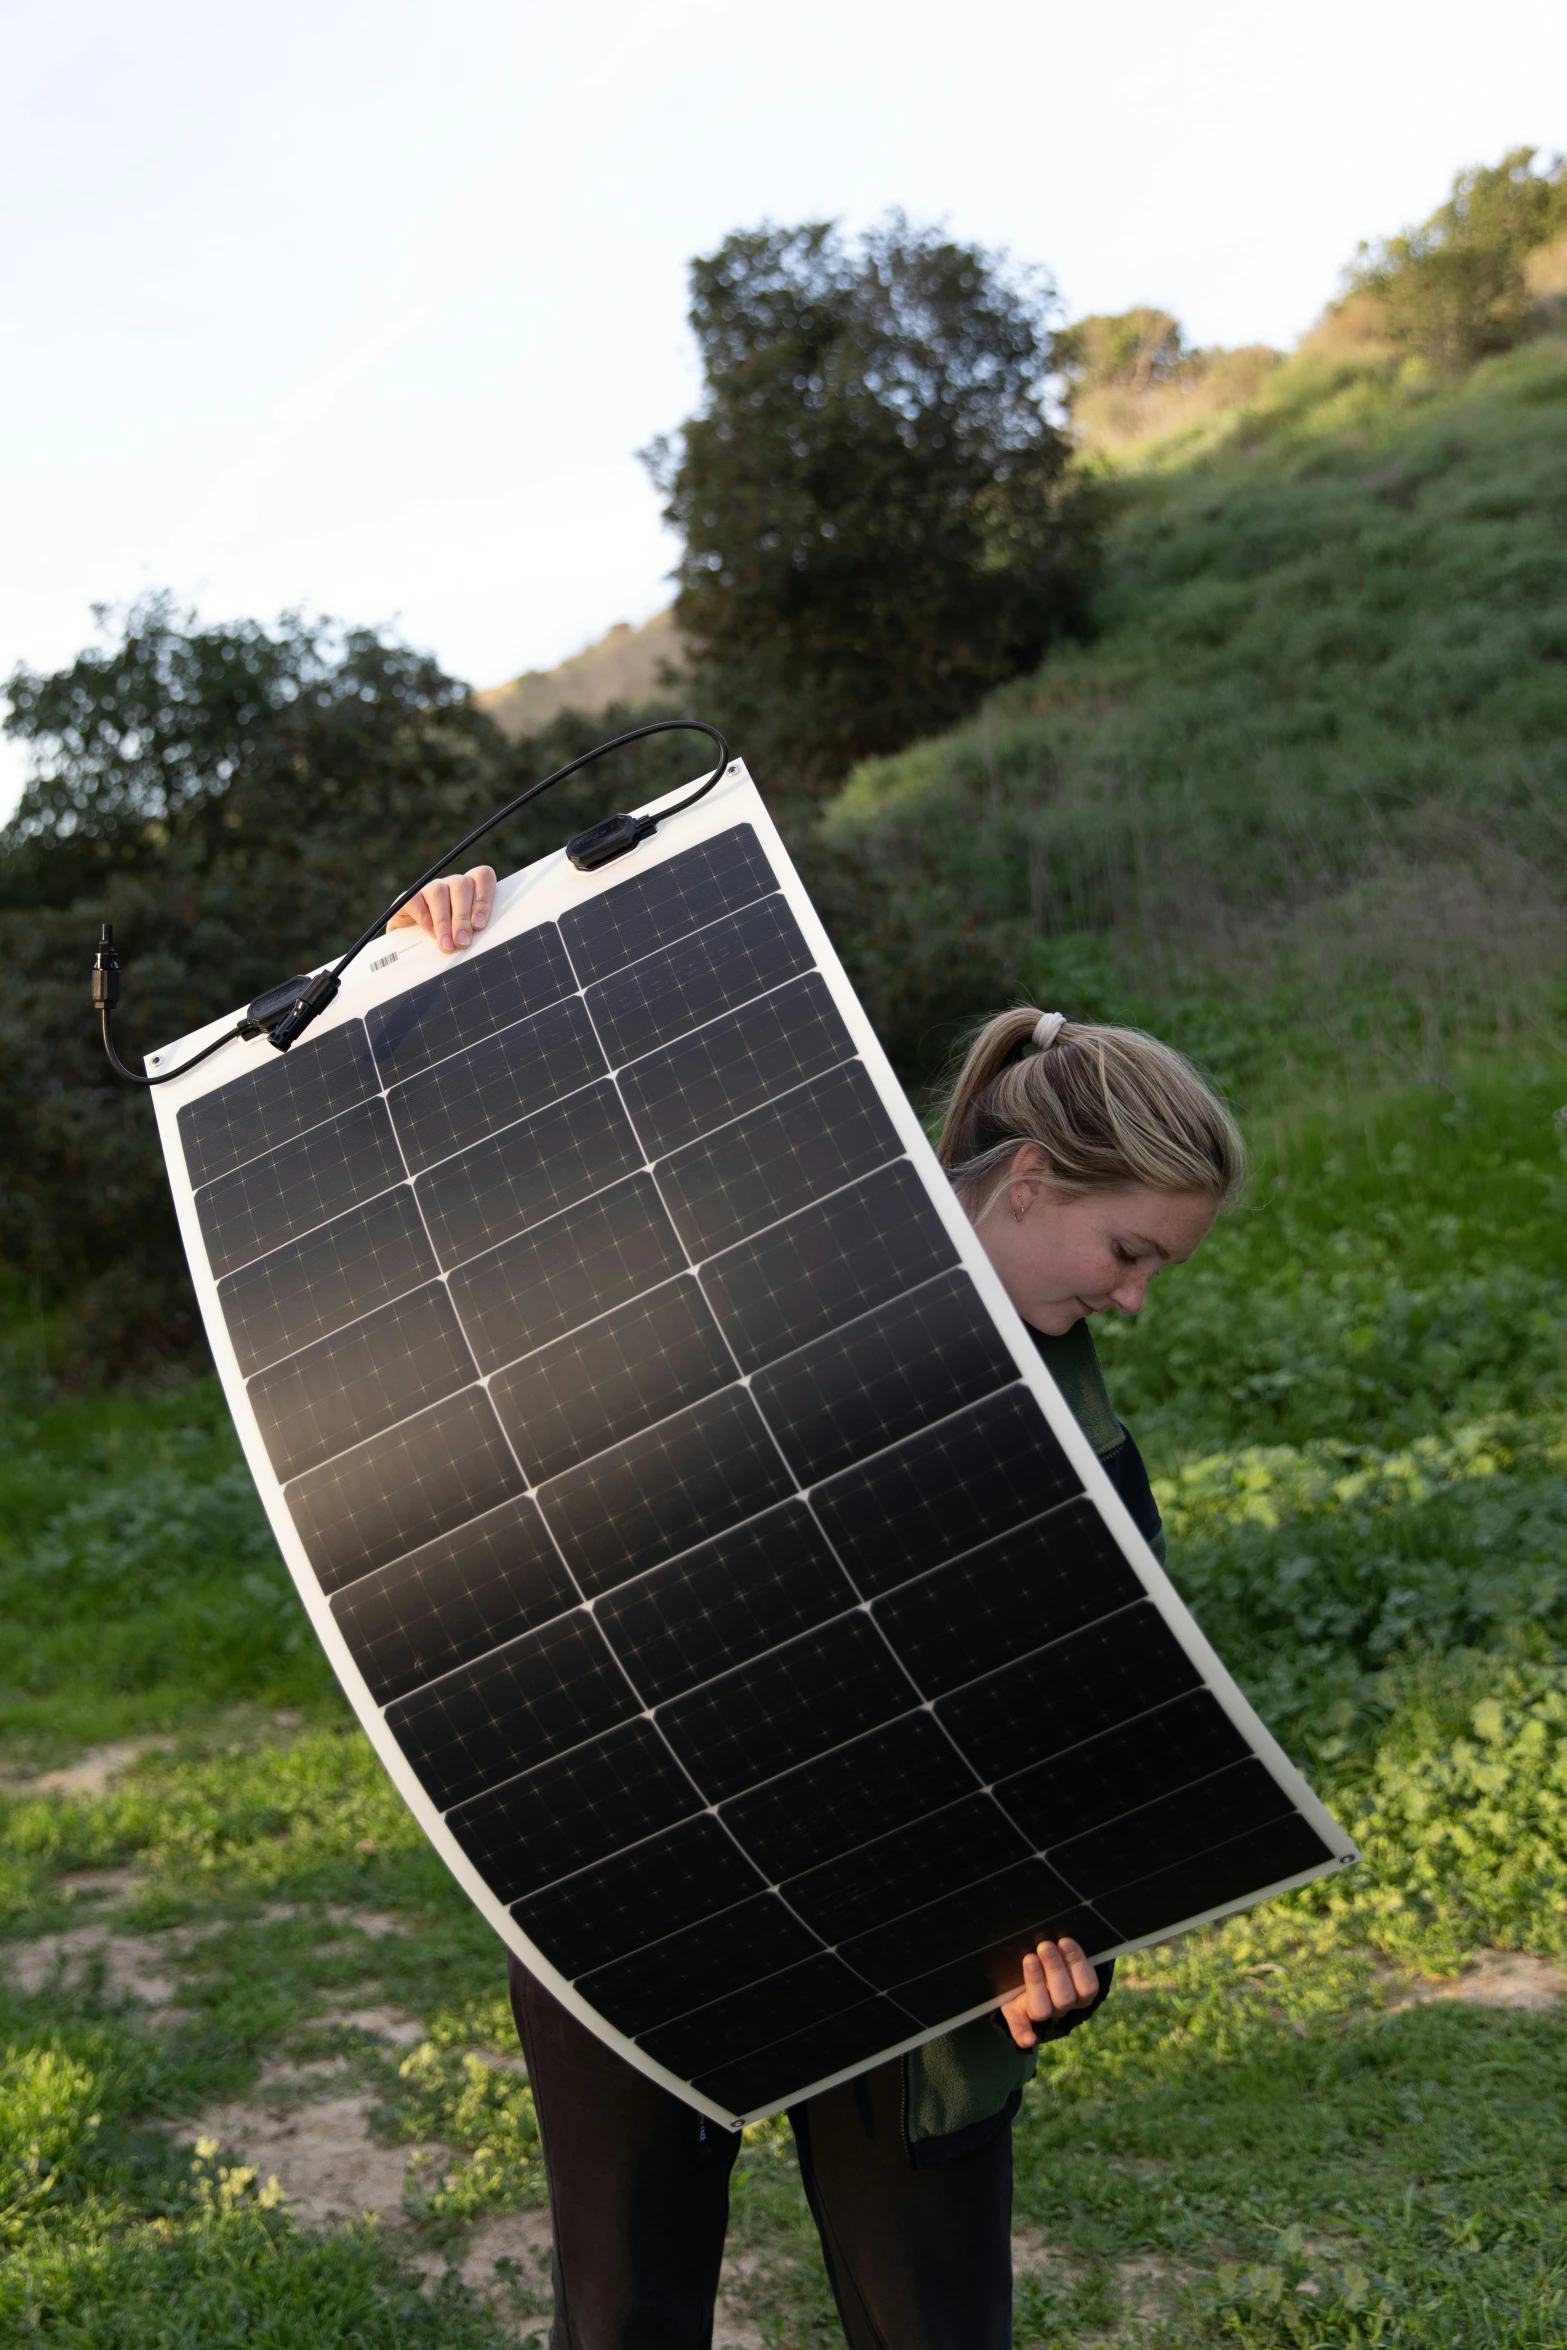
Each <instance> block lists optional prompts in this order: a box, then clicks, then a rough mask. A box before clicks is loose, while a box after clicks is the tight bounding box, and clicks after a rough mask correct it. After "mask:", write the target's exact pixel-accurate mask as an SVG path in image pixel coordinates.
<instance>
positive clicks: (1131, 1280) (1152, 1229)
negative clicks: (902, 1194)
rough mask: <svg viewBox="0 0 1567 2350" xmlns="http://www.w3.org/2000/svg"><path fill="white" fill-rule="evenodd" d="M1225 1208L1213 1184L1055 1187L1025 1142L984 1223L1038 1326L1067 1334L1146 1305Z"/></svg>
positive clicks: (1010, 1284) (994, 1252)
mask: <svg viewBox="0 0 1567 2350" xmlns="http://www.w3.org/2000/svg"><path fill="white" fill-rule="evenodd" d="M983 1196H984V1195H983V1194H982V1195H981V1197H983ZM1218 1212H1219V1203H1218V1201H1217V1199H1215V1198H1214V1196H1213V1195H1212V1193H1211V1192H1206V1191H1152V1190H1150V1189H1149V1188H1148V1187H1147V1186H1146V1185H1145V1184H1140V1183H1137V1184H1128V1185H1127V1186H1126V1187H1125V1188H1124V1189H1123V1190H1118V1191H1091V1192H1087V1193H1085V1194H1084V1195H1082V1196H1081V1197H1074V1196H1072V1195H1071V1194H1068V1193H1065V1192H1060V1191H1056V1190H1055V1189H1053V1188H1052V1186H1051V1183H1050V1179H1049V1161H1048V1160H1047V1159H1046V1157H1045V1155H1044V1153H1043V1152H1042V1151H1038V1150H1035V1149H1033V1148H1032V1147H1031V1146H1026V1147H1025V1148H1024V1149H1022V1150H1020V1151H1019V1152H1018V1154H1017V1157H1016V1158H1015V1159H1014V1160H1013V1162H1012V1171H1011V1175H1010V1177H1009V1179H1008V1180H1007V1181H1005V1182H1004V1183H1002V1184H1001V1185H1000V1187H999V1191H998V1192H997V1194H996V1196H994V1197H993V1198H992V1199H991V1202H990V1205H989V1206H988V1207H987V1208H986V1209H985V1210H984V1213H983V1214H982V1215H981V1216H980V1217H979V1219H978V1221H977V1224H976V1226H975V1229H976V1230H977V1232H978V1234H979V1237H980V1239H981V1240H982V1241H983V1242H984V1244H985V1253H986V1255H987V1256H988V1257H989V1259H990V1261H991V1263H992V1264H993V1265H994V1266H995V1268H996V1271H997V1272H998V1273H999V1274H1000V1276H1001V1286H1002V1287H1003V1289H1004V1290H1005V1291H1006V1293H1007V1295H1008V1297H1009V1298H1010V1299H1011V1300H1012V1303H1013V1304H1014V1305H1015V1306H1016V1308H1017V1310H1018V1312H1019V1313H1020V1314H1021V1315H1022V1317H1023V1319H1024V1321H1025V1322H1026V1323H1027V1324H1028V1325H1029V1327H1030V1329H1032V1330H1040V1331H1043V1332H1044V1333H1045V1335H1046V1336H1047V1337H1050V1338H1059V1337H1060V1336H1061V1335H1062V1333H1063V1332H1064V1331H1067V1330H1070V1329H1071V1327H1072V1325H1073V1323H1074V1322H1080V1321H1081V1320H1082V1319H1083V1316H1084V1315H1085V1314H1103V1313H1108V1312H1109V1311H1110V1309H1111V1307H1112V1306H1113V1307H1115V1308H1116V1309H1117V1311H1118V1312H1120V1313H1123V1314H1135V1313H1139V1312H1140V1311H1141V1310H1142V1303H1143V1299H1144V1298H1145V1297H1146V1296H1147V1294H1148V1284H1149V1282H1150V1281H1151V1280H1152V1279H1153V1277H1154V1275H1155V1274H1156V1273H1157V1272H1159V1271H1160V1270H1161V1268H1162V1267H1163V1266H1165V1265H1179V1264H1182V1263H1184V1262H1185V1260H1186V1258H1187V1257H1189V1256H1190V1255H1191V1253H1192V1251H1193V1249H1195V1248H1196V1247H1197V1245H1198V1243H1199V1242H1200V1241H1201V1240H1203V1239H1204V1238H1205V1237H1206V1235H1207V1232H1208V1228H1209V1226H1210V1225H1211V1224H1212V1222H1213V1219H1214V1217H1215V1216H1216V1215H1217V1214H1218Z"/></svg>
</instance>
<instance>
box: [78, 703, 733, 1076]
mask: <svg viewBox="0 0 1567 2350" xmlns="http://www.w3.org/2000/svg"><path fill="white" fill-rule="evenodd" d="M650 734H705V735H709V736H711V738H712V740H713V741H714V742H715V743H716V744H717V745H718V753H719V756H718V764H717V766H716V767H715V768H714V769H713V772H712V774H711V775H710V776H708V778H707V779H706V781H705V782H704V783H699V784H698V785H697V788H696V790H695V791H693V792H690V793H688V795H687V796H686V798H685V799H683V800H677V801H676V803H675V805H674V806H673V807H672V808H665V809H664V810H663V812H662V813H661V814H660V815H657V816H610V817H607V818H606V819H605V820H604V822H603V823H601V824H594V825H590V826H589V828H588V830H587V831H586V832H580V833H578V834H577V835H576V837H575V839H573V840H570V841H568V842H567V844H566V854H567V856H568V857H569V858H570V859H571V861H572V863H573V864H574V865H576V866H578V867H579V868H580V870H582V871H583V872H589V873H591V872H595V871H597V869H598V867H599V866H600V865H607V864H609V863H611V862H612V860H613V859H614V858H616V857H622V856H624V855H625V854H626V852H627V850H628V849H634V848H635V847H636V846H637V843H638V842H639V841H643V840H646V839H647V838H648V836H649V834H650V833H654V832H656V831H657V830H658V828H659V826H660V825H661V824H662V823H663V822H664V821H665V819H666V818H668V817H670V816H680V815H683V814H684V813H685V811H686V809H687V808H694V807H695V805H696V803H697V801H698V800H700V799H703V798H705V796H706V795H707V793H708V792H710V791H711V790H712V788H713V786H714V784H715V783H717V782H718V781H719V779H720V777H721V776H722V775H723V774H724V771H725V770H726V768H727V767H728V766H729V763H730V761H729V745H728V743H727V741H726V740H725V738H724V737H723V735H722V734H720V732H719V730H718V728H717V727H716V726H709V725H708V723H707V721H706V719H704V718H655V719H654V720H653V721H652V722H651V724H649V725H647V726H634V727H632V728H631V730H630V732H629V733H627V734H617V735H615V736H613V737H612V738H611V740H610V741H609V742H607V743H598V744H596V745H595V747H594V748H593V749H592V750H591V751H584V752H583V753H582V754H581V756H580V757H579V758H576V759H568V761H567V762H566V764H565V766H564V767H557V768H556V769H555V772H554V774H553V775H546V776H545V777H544V779H543V781H542V782H541V783H533V784H530V785H529V786H528V789H527V790H526V791H525V792H519V793H518V794H517V797H516V798H515V799H514V800H508V801H507V802H506V805H505V807H504V808H497V809H496V811H495V813H494V815H493V816H486V818H485V819H484V822H483V823H482V824H476V825H475V826H474V828H473V830H472V832H468V833H465V834H464V835H463V837H462V839H461V840H460V841H458V842H457V843H456V844H455V846H454V847H452V848H449V849H448V850H447V851H446V852H445V854H444V855H443V856H440V857H438V858H437V859H436V861H435V863H434V864H433V865H431V866H430V867H429V868H428V869H427V870H426V871H425V872H423V873H421V874H420V876H419V878H418V880H417V881H415V882H413V883H411V884H410V885H409V887H408V888H407V889H405V890H404V891H403V892H402V894H401V895H400V896H399V897H395V898H393V900H392V902H391V904H390V905H389V906H385V907H383V908H382V910H381V912H380V913H379V914H378V915H377V916H376V918H375V920H374V921H373V922H372V923H371V925H370V927H369V929H368V930H367V931H365V932H364V934H363V936H362V937H360V938H356V939H355V941H354V943H353V945H352V946H351V947H350V948H349V950H348V952H347V954H346V955H343V956H340V957H339V959H338V961H337V962H336V963H334V964H333V965H332V967H331V969H330V970H327V971H318V972H317V973H316V975H315V977H314V978H313V979H310V980H305V981H290V982H288V983H287V986H286V987H285V988H274V989H272V990H271V991H270V993H269V994H268V995H266V996H258V997H257V999H256V1002H255V1003H254V1004H253V1005H252V1006H251V1016H250V1017H249V1018H247V1019H244V1020H241V1021H239V1022H238V1023H237V1025H236V1026H235V1027H233V1028H230V1029H226V1030H225V1031H224V1033H223V1035H222V1036H219V1037H215V1038H214V1039H213V1041H212V1043H211V1044H209V1045H203V1047H202V1049H201V1051H200V1052H199V1053H195V1054H193V1055H192V1056H191V1058H190V1059H189V1060H188V1061H182V1062H181V1063H180V1066H179V1067H178V1068H177V1069H164V1070H160V1071H159V1073H158V1075H157V1076H156V1077H143V1076H139V1075H138V1074H137V1072H136V1071H135V1070H134V1069H127V1068H126V1066H125V1063H124V1062H123V1061H122V1060H121V1059H120V1056H119V1054H118V1053H117V1052H116V1051H115V1049H114V1040H113V1038H112V1037H111V1035H110V1033H109V1015H110V1014H111V1012H112V1011H113V1010H114V1007H115V1005H116V1004H117V1003H118V1002H119V1000H120V966H119V963H118V961H117V959H116V957H115V952H114V930H113V926H112V925H111V924H110V923H107V922H106V923H105V924H104V925H103V935H102V937H101V938H100V940H99V942H98V952H97V954H96V955H95V956H94V958H93V968H92V991H93V1003H94V1005H95V1006H96V1007H97V1009H98V1011H99V1012H100V1014H101V1015H102V1020H103V1049H104V1051H105V1052H106V1053H107V1054H108V1056H109V1065H110V1067H111V1068H112V1069H113V1070H114V1071H115V1073H116V1075H117V1076H120V1077H123V1078H124V1079H125V1080H126V1082H127V1083H128V1084H130V1085H167V1084H168V1083H169V1082H170V1080H171V1079H172V1078H175V1077H183V1076H184V1075H185V1073H186V1071H187V1070H188V1069H194V1068H195V1067H196V1064H197V1062H198V1061H204V1060H206V1059H207V1057H208V1055H209V1054H211V1053H215V1052H216V1051H217V1050H218V1048H219V1046H221V1045H225V1044H230V1043H232V1042H233V1041H234V1039H235V1038H236V1037H249V1036H261V1035H265V1036H266V1037H267V1039H268V1041H269V1042H270V1043H272V1044H274V1045H276V1047H277V1049H278V1051H279V1052H280V1053H286V1052H287V1051H288V1049H289V1046H290V1045H292V1044H297V1043H298V1041H299V1039H300V1037H301V1036H303V1034H304V1032H305V1030H306V1029H307V1028H308V1027H309V1026H310V1023H311V1021H312V1020H314V1019H315V1018H316V1017H317V1015H318V1014H319V1013H321V1012H324V1011H325V1009H326V1007H327V1005H328V1004H329V1003H330V1002H331V1001H332V998H333V997H334V996H335V995H336V994H337V991H338V989H339V988H340V987H341V986H342V984H343V973H344V972H345V971H346V970H347V969H348V966H349V964H350V963H351V962H352V961H353V959H354V957H355V956H356V955H359V954H362V953H363V952H364V950H365V948H366V947H367V946H369V945H370V944H371V942H372V940H374V939H377V938H379V937H381V935H382V934H383V932H384V931H385V929H386V926H387V924H388V923H389V922H390V921H391V919H392V916H393V915H394V914H400V913H401V912H402V910H403V908H404V906H406V905H407V904H408V903H409V902H410V900H411V899H413V898H416V897H417V896H418V895H419V892H420V891H421V890H422V889H424V888H425V887H426V886H427V885H428V884H429V883H430V882H432V881H435V880H437V879H439V877H440V875H441V873H442V872H443V870H444V869H445V868H446V867H447V866H448V865H452V864H454V863H455V862H456V860H457V859H458V858H459V857H460V856H462V855H463V854H464V852H465V851H466V850H468V849H471V848H472V847H473V846H474V844H475V842H476V841H481V840H483V838H484V836H485V834H486V833H487V832H493V831H494V830H495V828H496V826H497V825H498V824H504V823H505V821H506V819H507V817H508V816H515V815H516V813H517V811H518V809H519V808H525V807H526V806H527V805H528V802H529V801H530V800H536V799H537V798H538V796H539V794H540V792H546V791H548V790H549V788H550V786H551V785H552V784H556V783H561V782H563V781H564V779H565V778H566V777H567V776H568V775H575V774H576V772H577V769H578V768H579V767H591V766H592V764H593V762H594V761H595V760H596V759H602V758H604V757H605V756H606V755H607V754H608V753H609V752H610V751H618V750H622V749H623V748H624V747H625V745H626V744H627V743H636V742H641V741H642V740H643V739H644V738H645V737H646V736H647V735H650ZM295 988H297V990H298V992H297V993H292V992H291V991H292V990H294V989H295ZM278 999H281V1002H282V1004H283V1006H284V1007H285V1008H283V1009H282V1011H281V1014H280V1015H279V1014H278V1013H277V1012H276V1011H275V1010H274V1004H275V1002H276V1001H277V1000H278ZM263 1011H264V1016H262V1017H259V1018H258V1017H256V1015H257V1014H262V1013H263Z"/></svg>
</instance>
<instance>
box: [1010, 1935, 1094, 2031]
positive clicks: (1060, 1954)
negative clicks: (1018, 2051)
mask: <svg viewBox="0 0 1567 2350" xmlns="http://www.w3.org/2000/svg"><path fill="white" fill-rule="evenodd" d="M1098 1996H1099V1977H1098V1975H1097V1973H1096V1972H1095V1970H1094V1968H1093V1967H1092V1966H1091V1965H1090V1963H1089V1961H1088V1959H1087V1958H1086V1957H1085V1956H1084V1953H1083V1945H1082V1944H1081V1942H1074V1941H1073V1939H1072V1937H1071V1935H1070V1934H1063V1935H1062V1937H1061V1939H1060V1941H1059V1942H1041V1943H1040V1945H1039V1947H1038V1949H1037V1950H1030V1951H1029V1952H1027V1954H1026V1955H1025V1957H1024V1960H1023V1988H1022V1990H1021V1991H1020V1992H1019V1993H1018V1995H1017V1997H1016V1999H1009V2000H1007V2001H1006V2003H1005V2005H1004V2006H1003V2008H1002V2010H1001V2014H1002V2019H1003V2021H1004V2022H1005V2024H1006V2027H1007V2030H1008V2031H1009V2032H1010V2033H1011V2035H1012V2037H1013V2039H1014V2041H1015V2042H1016V2043H1017V2045H1018V2047H1019V2048H1037V2047H1038V2045H1039V2043H1040V2041H1041V2040H1042V2039H1043V2038H1044V2035H1045V2033H1046V2032H1047V2031H1049V2029H1050V2027H1051V2025H1052V2024H1055V2023H1058V2022H1059V2021H1060V2019H1061V2017H1062V2016H1066V2015H1073V2014H1075V2013H1076V2012H1077V2011H1078V2010H1079V2009H1080V2008H1084V2007H1092V2006H1093V2004H1094V2001H1095V2000H1096V1999H1097V1998H1098Z"/></svg>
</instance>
